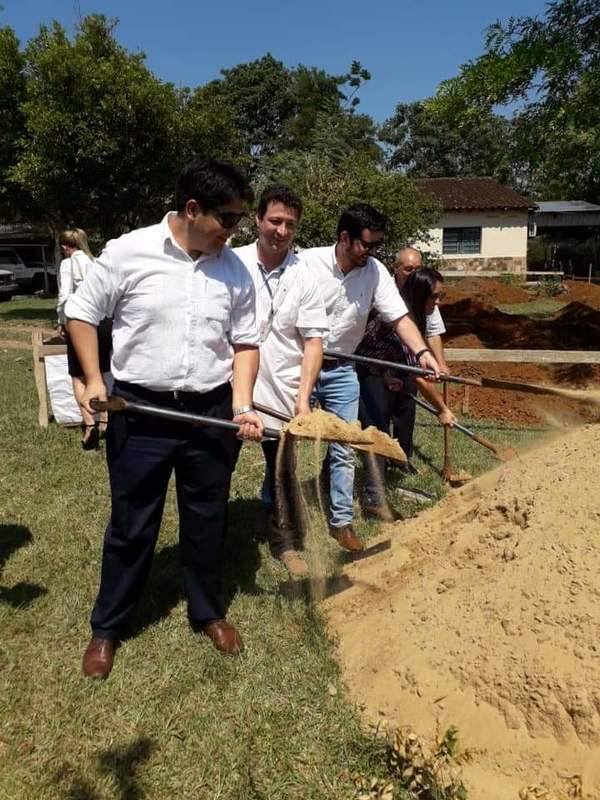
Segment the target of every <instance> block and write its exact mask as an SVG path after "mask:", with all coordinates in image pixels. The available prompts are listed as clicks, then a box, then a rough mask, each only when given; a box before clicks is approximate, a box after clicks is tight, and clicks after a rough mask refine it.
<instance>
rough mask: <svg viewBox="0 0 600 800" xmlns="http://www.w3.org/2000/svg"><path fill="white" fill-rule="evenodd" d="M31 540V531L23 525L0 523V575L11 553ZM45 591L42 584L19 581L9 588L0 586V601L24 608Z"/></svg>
mask: <svg viewBox="0 0 600 800" xmlns="http://www.w3.org/2000/svg"><path fill="white" fill-rule="evenodd" d="M32 541H33V536H32V535H31V531H30V530H29V528H26V527H25V526H24V525H0V575H1V574H2V570H3V568H4V565H5V564H6V562H7V561H8V559H9V558H10V557H11V555H12V554H13V553H15V552H16V551H17V550H19V549H20V548H21V547H25V546H27V545H29V544H31V542H32ZM46 592H47V589H45V588H44V587H43V586H38V585H37V584H35V583H28V582H25V581H20V582H19V583H17V584H15V585H14V586H11V587H10V588H7V587H5V586H0V603H7V604H8V605H10V606H12V607H13V608H25V607H27V606H29V605H31V603H33V601H34V600H35V599H36V598H37V597H40V595H43V594H46Z"/></svg>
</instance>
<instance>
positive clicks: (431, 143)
mask: <svg viewBox="0 0 600 800" xmlns="http://www.w3.org/2000/svg"><path fill="white" fill-rule="evenodd" d="M379 136H380V138H381V140H382V141H384V142H385V143H386V144H388V145H390V146H391V148H392V149H391V151H390V153H389V156H388V163H389V165H390V166H391V167H392V168H394V169H400V170H402V171H403V172H405V173H406V174H407V175H409V176H411V177H415V178H436V177H474V176H478V175H488V176H490V177H494V178H497V179H498V180H499V181H500V182H501V183H506V184H514V183H515V182H516V175H515V170H514V167H513V163H512V149H513V124H512V122H511V121H510V120H508V119H507V118H506V117H501V116H499V115H497V114H493V113H492V112H491V111H487V110H483V111H481V112H480V113H479V114H477V115H474V114H471V115H466V116H465V117H464V118H461V117H458V118H455V120H454V123H453V124H452V125H449V124H447V122H446V120H445V119H444V118H443V117H442V116H441V115H437V114H435V113H432V112H431V110H430V108H429V107H428V104H427V103H424V102H414V103H399V104H398V105H397V106H396V110H395V113H394V116H393V117H391V118H390V119H389V120H387V121H386V122H385V123H384V124H383V125H382V127H381V129H380V131H379Z"/></svg>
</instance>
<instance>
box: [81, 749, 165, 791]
mask: <svg viewBox="0 0 600 800" xmlns="http://www.w3.org/2000/svg"><path fill="white" fill-rule="evenodd" d="M155 749H156V744H155V743H154V742H153V741H152V740H151V739H148V738H146V737H145V736H142V737H140V738H139V739H137V740H135V741H134V742H132V743H131V744H130V745H127V746H120V747H111V748H110V749H109V750H105V751H103V752H101V753H100V754H99V755H98V761H99V766H100V770H101V771H102V772H103V773H104V774H105V775H109V776H111V777H112V778H113V779H114V782H115V784H116V786H117V794H116V795H115V798H118V800H142V798H143V797H145V796H146V792H145V791H144V790H143V789H142V788H141V787H140V786H139V783H138V779H137V775H136V773H137V770H138V768H139V767H140V765H141V764H143V763H144V762H145V761H147V760H148V759H149V757H150V755H151V754H152V751H153V750H155ZM65 800H100V795H99V794H98V792H97V791H96V790H95V789H94V787H93V786H92V785H91V784H90V783H89V781H87V780H85V779H83V778H81V777H76V778H75V779H74V780H73V782H72V783H71V786H70V788H69V791H68V793H67V795H66V797H65Z"/></svg>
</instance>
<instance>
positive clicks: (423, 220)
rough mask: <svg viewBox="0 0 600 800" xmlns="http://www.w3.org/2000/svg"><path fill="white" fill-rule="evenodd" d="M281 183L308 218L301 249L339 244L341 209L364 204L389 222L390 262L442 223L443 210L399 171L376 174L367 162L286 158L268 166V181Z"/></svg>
mask: <svg viewBox="0 0 600 800" xmlns="http://www.w3.org/2000/svg"><path fill="white" fill-rule="evenodd" d="M272 180H273V181H282V182H284V183H287V184H288V185H289V186H291V187H292V188H293V189H294V190H295V191H296V192H297V193H298V194H299V195H300V197H302V198H303V200H304V214H303V216H302V220H301V224H300V228H299V231H298V234H297V237H296V241H297V244H298V245H299V246H300V247H314V246H318V245H324V244H327V243H329V242H333V241H335V233H336V226H337V222H338V219H339V216H340V214H341V212H342V210H343V209H344V208H345V207H347V206H349V205H352V204H353V203H358V202H366V203H370V204H371V205H373V206H375V207H376V208H377V209H379V210H380V211H382V212H383V213H384V214H385V215H386V216H387V218H388V220H389V222H390V228H389V231H388V233H387V234H386V240H385V252H384V253H383V257H384V258H385V259H387V260H390V259H391V258H392V257H393V256H394V255H395V253H396V252H397V251H398V250H399V249H400V247H402V246H403V245H404V244H406V242H407V241H409V240H414V239H424V238H426V237H427V229H428V228H429V227H430V226H431V224H432V223H433V222H434V221H435V220H436V219H437V218H439V214H440V208H439V206H438V205H437V203H436V202H435V201H434V200H433V199H432V198H430V197H428V196H425V195H423V194H422V193H420V192H419V191H418V189H417V188H416V186H415V185H414V184H413V183H412V181H410V180H409V179H408V178H406V177H405V176H404V175H401V174H399V173H398V172H392V173H386V172H382V171H381V170H379V169H376V168H375V167H374V166H373V164H372V162H370V161H369V160H368V159H362V160H360V159H356V158H354V157H351V158H348V159H347V160H346V161H344V162H342V163H341V164H335V163H333V162H332V161H331V160H330V159H329V158H328V157H327V156H326V155H324V154H319V153H314V152H300V153H296V154H290V153H282V154H280V155H279V156H278V157H277V158H276V159H274V160H273V161H272V162H271V164H270V171H269V172H268V173H267V174H266V175H265V176H264V181H265V182H268V181H272Z"/></svg>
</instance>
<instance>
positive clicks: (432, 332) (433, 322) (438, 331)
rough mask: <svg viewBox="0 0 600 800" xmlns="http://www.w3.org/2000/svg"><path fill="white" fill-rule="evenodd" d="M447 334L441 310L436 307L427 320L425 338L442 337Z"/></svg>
mask: <svg viewBox="0 0 600 800" xmlns="http://www.w3.org/2000/svg"><path fill="white" fill-rule="evenodd" d="M444 333H446V326H445V325H444V320H443V318H442V314H441V312H440V310H439V308H438V307H437V306H436V307H435V308H434V309H433V311H432V312H431V314H429V315H428V317H427V319H426V320H425V338H426V339H429V337H430V336H441V335H442V334H444Z"/></svg>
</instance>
